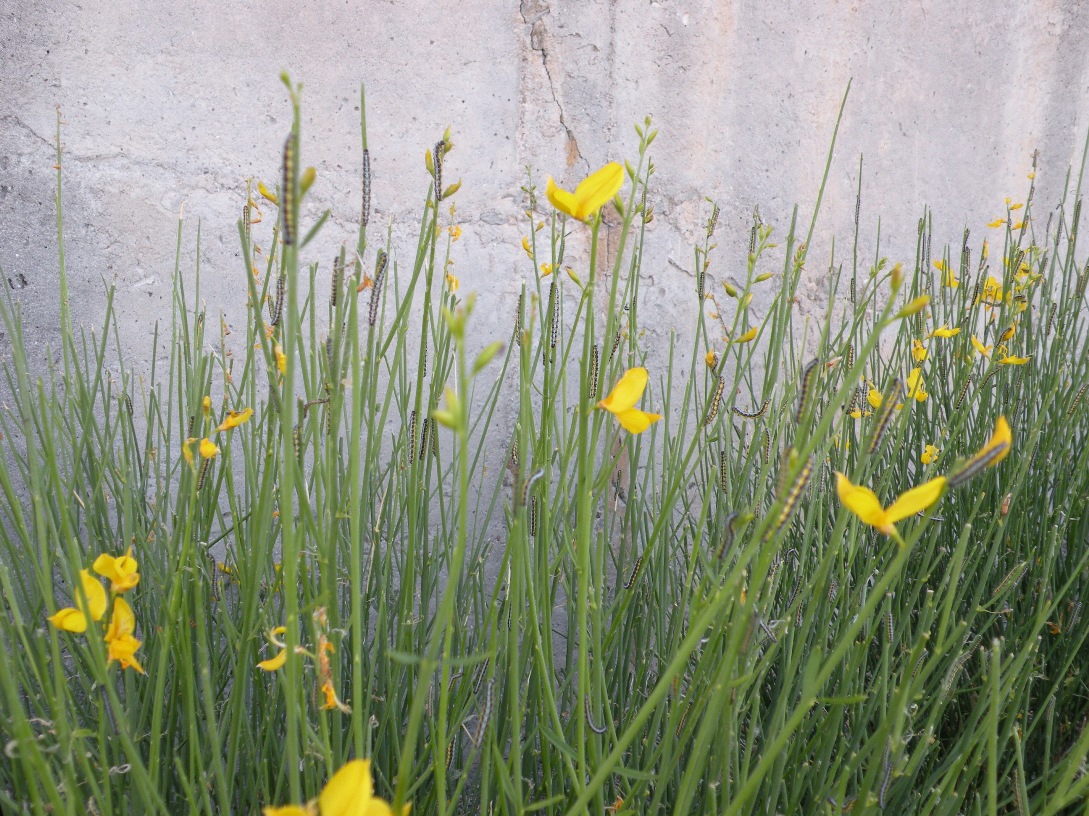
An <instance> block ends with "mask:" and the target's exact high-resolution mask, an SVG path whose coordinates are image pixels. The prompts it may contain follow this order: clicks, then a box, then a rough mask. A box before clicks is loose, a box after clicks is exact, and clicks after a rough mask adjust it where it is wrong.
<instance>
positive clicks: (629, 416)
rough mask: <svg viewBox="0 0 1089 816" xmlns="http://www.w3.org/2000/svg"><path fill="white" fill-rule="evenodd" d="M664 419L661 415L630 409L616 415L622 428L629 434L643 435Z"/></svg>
mask: <svg viewBox="0 0 1089 816" xmlns="http://www.w3.org/2000/svg"><path fill="white" fill-rule="evenodd" d="M661 418H662V415H661V414H648V413H647V412H646V411H640V410H639V409H638V408H629V409H628V410H627V411H621V412H620V413H619V414H617V415H616V419H617V421H618V422H620V425H621V427H623V428H624V430H625V431H627V432H628V433H633V434H641V433H642V432H643V431H645V430H646V429H647V428H649V427H650V426H651V425H653V424H654V423H655V422H657V421H658V420H659V419H661Z"/></svg>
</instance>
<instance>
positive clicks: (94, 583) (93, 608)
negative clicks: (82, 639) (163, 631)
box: [48, 547, 144, 674]
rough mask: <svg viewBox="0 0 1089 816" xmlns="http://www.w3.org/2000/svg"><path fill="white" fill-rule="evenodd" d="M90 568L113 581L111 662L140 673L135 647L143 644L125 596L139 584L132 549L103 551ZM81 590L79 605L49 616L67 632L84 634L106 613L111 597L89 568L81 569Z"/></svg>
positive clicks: (108, 644)
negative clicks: (119, 552)
mask: <svg viewBox="0 0 1089 816" xmlns="http://www.w3.org/2000/svg"><path fill="white" fill-rule="evenodd" d="M91 568H92V569H93V570H94V571H95V572H97V573H98V574H99V575H101V576H102V577H103V578H108V579H109V581H110V597H111V598H112V599H113V611H112V614H111V615H110V623H109V626H107V628H106V631H105V633H104V635H103V639H104V640H105V642H106V648H107V653H108V655H109V662H110V663H112V662H113V661H115V660H116V661H117V662H118V663H120V664H121V668H123V669H128V668H133V669H136V671H138V672H140V674H143V673H144V667H143V666H141V665H140V661H139V660H137V659H136V650H137V649H139V648H140V646H141V645H142V644H141V642H140V641H139V640H137V639H136V637H135V632H136V616H135V615H134V614H133V612H132V607H130V606H129V604H128V601H126V600H125V599H124V598H123V597H122V596H123V594H124V593H126V592H128V591H129V590H130V589H132V588H133V587H135V586H136V585H137V584H138V583H140V573H139V572H138V571H137V570H138V569H139V565H138V564H137V563H136V559H135V558H133V557H132V548H131V547H130V548H129V550H128V552H126V553H125V554H124V555H122V556H120V557H114V556H112V555H109V554H108V553H102V554H101V555H99V556H98V558H96V559H95V561H94V564H92V565H91ZM79 581H80V591H79V592H78V593H77V594H76V599H75V600H76V607H66V608H64V609H60V610H58V611H57V612H56V614H54V615H51V616H50V617H49V619H48V620H49V622H50V623H51V624H53V626H55V627H56V628H57V629H60V630H62V631H65V632H75V633H77V634H82V633H84V632H86V631H87V628H88V626H90V623H91V622H92V621H93V622H95V623H98V622H100V621H101V620H102V619H103V618H104V617H105V616H106V610H107V608H109V606H110V599H109V598H107V596H106V589H105V587H103V586H102V582H101V581H100V580H99V579H98V578H96V577H94V576H93V575H92V574H91V573H90V571H89V570H85V569H83V570H80V571H79Z"/></svg>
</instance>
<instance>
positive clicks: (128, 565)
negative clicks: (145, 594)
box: [91, 547, 140, 593]
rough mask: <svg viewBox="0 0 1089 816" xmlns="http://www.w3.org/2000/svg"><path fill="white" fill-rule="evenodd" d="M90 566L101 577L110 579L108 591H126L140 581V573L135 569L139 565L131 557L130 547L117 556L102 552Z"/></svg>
mask: <svg viewBox="0 0 1089 816" xmlns="http://www.w3.org/2000/svg"><path fill="white" fill-rule="evenodd" d="M91 566H92V568H93V569H94V571H95V572H97V573H98V574H99V575H101V576H102V577H103V578H109V579H110V592H117V593H122V592H128V591H129V590H130V589H132V588H133V587H134V586H136V585H137V584H138V583H140V573H138V572H137V571H136V570H137V569H139V565H138V564H137V563H136V559H135V558H133V557H132V547H129V549H128V552H126V553H125V554H124V555H122V556H121V557H119V558H114V557H113V556H112V555H108V554H106V553H102V555H100V556H98V558H96V559H95V562H94V564H92V565H91Z"/></svg>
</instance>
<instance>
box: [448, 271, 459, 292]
mask: <svg viewBox="0 0 1089 816" xmlns="http://www.w3.org/2000/svg"><path fill="white" fill-rule="evenodd" d="M459 286H461V281H459V280H458V279H457V275H455V274H454V273H453V272H447V273H446V288H447V289H449V290H450V291H451V292H456V291H457V290H458V287H459Z"/></svg>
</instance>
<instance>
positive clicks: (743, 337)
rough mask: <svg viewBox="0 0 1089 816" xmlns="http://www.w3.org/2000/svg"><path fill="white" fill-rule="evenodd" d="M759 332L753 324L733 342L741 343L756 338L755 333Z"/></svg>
mask: <svg viewBox="0 0 1089 816" xmlns="http://www.w3.org/2000/svg"><path fill="white" fill-rule="evenodd" d="M759 332H760V330H759V329H758V328H756V327H755V326H753V327H752V328H751V329H749V330H748V331H747V332H745V333H744V334H743V335H741V336H740V337H739V338H737V339H736V340H734V343H735V344H736V345H741V344H742V343H749V342H751V341H753V340H755V339H756V335H757V334H758V333H759Z"/></svg>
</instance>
